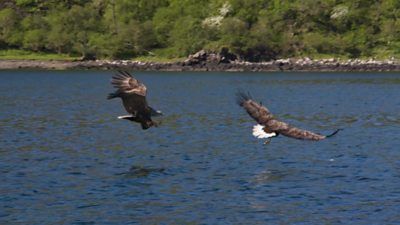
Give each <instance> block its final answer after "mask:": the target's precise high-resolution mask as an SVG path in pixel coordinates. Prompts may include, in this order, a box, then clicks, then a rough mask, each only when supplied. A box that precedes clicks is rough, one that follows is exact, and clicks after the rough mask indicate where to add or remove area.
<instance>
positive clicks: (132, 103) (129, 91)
mask: <svg viewBox="0 0 400 225" xmlns="http://www.w3.org/2000/svg"><path fill="white" fill-rule="evenodd" d="M111 84H112V85H113V86H114V87H115V88H117V90H116V91H115V92H114V93H111V94H109V95H108V97H107V99H112V98H117V97H119V98H121V99H122V103H123V105H124V107H125V109H126V111H127V112H128V113H129V115H125V116H119V117H118V119H126V120H130V121H134V122H137V123H140V125H141V126H142V129H148V128H150V127H152V126H157V123H156V122H154V121H153V120H152V119H151V117H152V116H158V115H162V113H161V112H160V111H157V110H155V109H153V108H151V107H150V106H149V105H148V104H147V101H146V90H147V88H146V86H145V85H144V84H143V83H141V82H140V81H138V80H136V79H135V78H133V77H132V75H130V74H129V73H128V72H126V71H118V74H116V75H114V76H113V77H112V80H111Z"/></svg>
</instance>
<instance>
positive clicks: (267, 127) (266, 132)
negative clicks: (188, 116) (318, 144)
mask: <svg viewBox="0 0 400 225" xmlns="http://www.w3.org/2000/svg"><path fill="white" fill-rule="evenodd" d="M236 97H237V98H236V101H237V103H238V104H239V105H240V106H241V107H243V108H244V109H245V110H246V111H247V113H248V114H249V115H250V116H251V117H252V118H253V119H254V120H255V121H257V123H258V124H257V125H255V126H254V127H253V135H254V136H255V137H257V138H267V141H266V142H265V143H269V141H270V138H272V137H276V136H278V135H279V134H282V135H284V136H287V137H292V138H296V139H301V140H312V141H319V140H323V139H325V138H328V137H331V136H333V135H335V134H336V133H337V132H339V130H341V129H338V130H336V131H335V132H333V133H332V134H330V135H327V136H324V135H321V134H317V133H313V132H311V131H307V130H302V129H299V128H296V127H292V126H290V125H289V124H287V123H285V122H281V121H279V120H277V119H275V118H274V116H273V115H272V113H271V112H270V111H269V110H268V109H267V108H266V107H265V106H263V105H262V104H261V103H257V102H255V101H254V100H252V99H251V96H250V94H246V93H244V92H242V91H239V92H238V93H237V95H236Z"/></svg>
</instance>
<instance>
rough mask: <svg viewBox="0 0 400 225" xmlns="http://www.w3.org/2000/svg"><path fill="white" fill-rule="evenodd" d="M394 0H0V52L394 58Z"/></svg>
mask: <svg viewBox="0 0 400 225" xmlns="http://www.w3.org/2000/svg"><path fill="white" fill-rule="evenodd" d="M399 17H400V1H398V0H346V1H344V0H306V1H303V0H246V1H244V0H87V1H81V0H13V1H11V0H0V50H9V49H23V50H27V51H32V52H44V53H51V54H67V55H74V56H81V57H83V58H90V57H96V58H112V59H130V58H134V57H139V56H157V57H165V58H178V57H185V56H187V55H189V54H193V53H195V52H197V51H199V50H201V49H204V50H209V51H216V52H218V51H221V49H228V50H229V51H230V52H231V53H234V54H236V55H237V56H238V57H239V58H240V59H243V60H248V61H263V60H270V59H276V58H287V57H344V58H360V57H378V58H388V57H399V56H400V18H399Z"/></svg>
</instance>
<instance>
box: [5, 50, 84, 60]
mask: <svg viewBox="0 0 400 225" xmlns="http://www.w3.org/2000/svg"><path fill="white" fill-rule="evenodd" d="M78 58H79V57H73V56H69V55H66V54H54V53H45V52H31V51H25V50H18V49H7V50H0V59H8V60H24V59H26V60H74V59H78Z"/></svg>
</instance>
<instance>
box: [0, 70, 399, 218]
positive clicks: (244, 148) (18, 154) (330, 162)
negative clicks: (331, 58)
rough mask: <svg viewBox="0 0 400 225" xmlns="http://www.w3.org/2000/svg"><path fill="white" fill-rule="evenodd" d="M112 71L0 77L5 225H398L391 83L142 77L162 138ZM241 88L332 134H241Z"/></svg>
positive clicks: (265, 76) (384, 76)
mask: <svg viewBox="0 0 400 225" xmlns="http://www.w3.org/2000/svg"><path fill="white" fill-rule="evenodd" d="M111 75H112V71H0V177H1V181H0V223H1V224H396V223H397V224H400V213H399V212H400V147H399V146H400V138H399V135H400V74H398V73H397V74H395V73H186V72H182V73H154V72H146V73H143V72H138V73H135V75H136V77H137V78H138V79H140V80H141V81H142V82H144V83H145V84H146V85H147V88H148V102H149V104H150V105H151V106H153V107H154V108H156V109H159V110H161V111H163V113H164V116H162V117H160V118H157V119H156V120H157V121H160V122H161V126H160V127H158V128H151V129H149V130H145V131H143V130H141V129H140V126H139V125H138V124H134V123H131V122H129V121H122V120H118V119H117V116H120V115H124V114H126V112H125V111H124V109H123V107H122V105H121V102H120V100H119V99H114V100H106V96H107V94H108V93H109V92H112V91H113V88H112V87H111V85H110V83H109V81H110V78H111ZM238 88H241V89H243V90H248V91H250V92H251V94H252V96H253V97H254V99H255V100H257V101H262V103H263V104H264V105H266V106H268V108H269V109H270V111H271V112H273V113H274V114H275V115H276V116H277V117H278V118H279V119H281V120H284V121H286V122H289V123H290V124H292V125H294V126H297V127H300V128H304V129H309V130H312V131H315V132H319V133H323V134H328V133H330V132H332V131H333V130H335V129H337V128H343V129H344V130H343V131H341V132H340V133H339V134H337V135H336V136H334V137H332V138H330V139H326V140H324V141H321V142H309V141H299V140H294V139H290V138H286V137H278V138H275V139H273V140H272V142H271V143H270V144H268V145H264V144H263V143H262V141H260V140H257V139H255V138H253V137H252V135H251V128H252V126H253V125H254V124H255V122H254V121H253V120H252V119H251V118H250V117H249V116H248V115H247V114H246V113H245V112H244V110H243V109H241V108H240V107H238V106H237V105H236V103H235V92H236V90H237V89H238Z"/></svg>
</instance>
